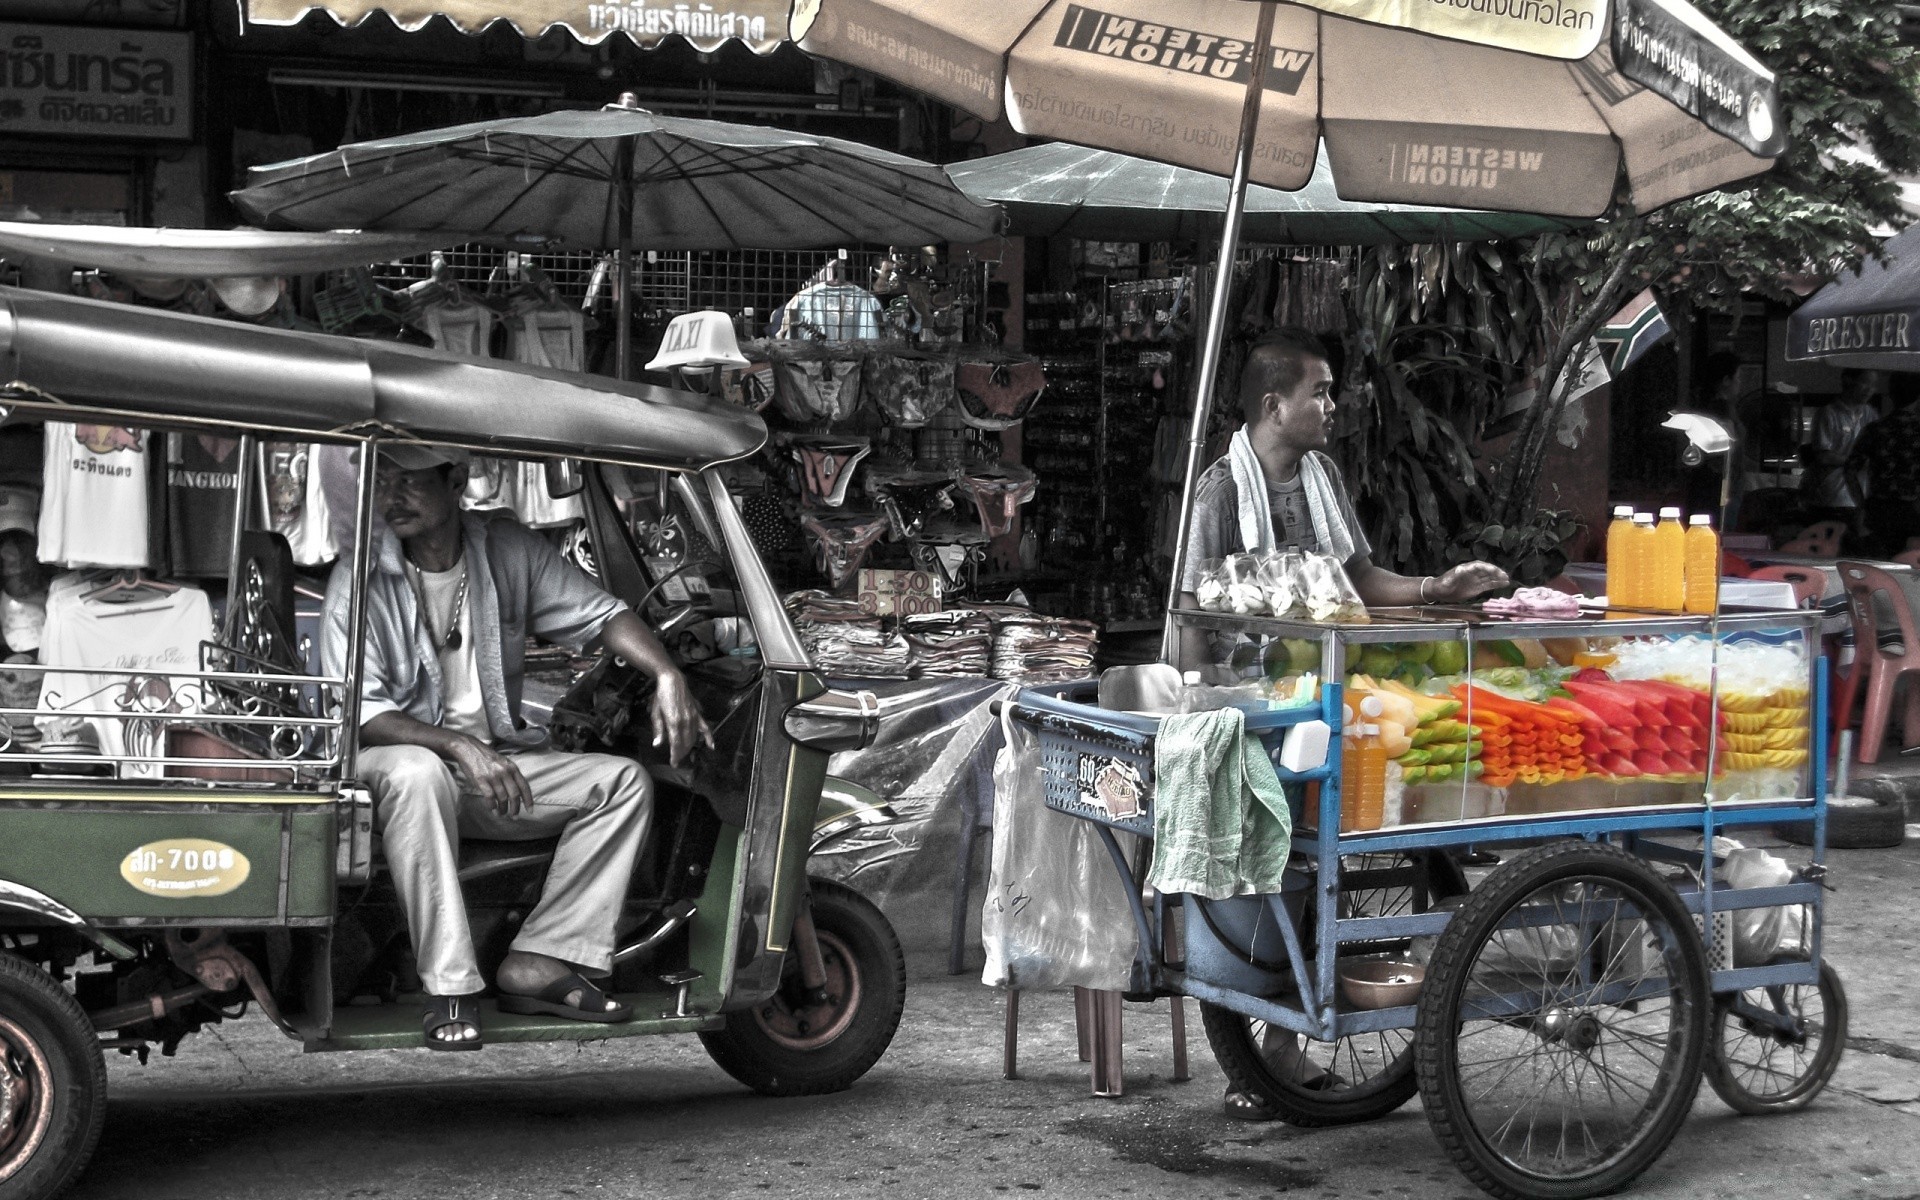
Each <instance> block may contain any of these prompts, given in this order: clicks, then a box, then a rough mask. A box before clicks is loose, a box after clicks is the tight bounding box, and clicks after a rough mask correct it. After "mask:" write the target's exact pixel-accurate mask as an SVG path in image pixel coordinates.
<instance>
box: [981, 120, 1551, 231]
mask: <svg viewBox="0 0 1920 1200" xmlns="http://www.w3.org/2000/svg"><path fill="white" fill-rule="evenodd" d="M947 174H948V175H950V176H951V177H952V178H953V181H954V182H955V183H957V184H959V185H960V190H961V191H963V192H965V193H966V194H967V195H969V196H972V197H973V198H974V199H975V200H978V201H980V202H982V203H994V204H998V205H1000V206H1001V207H1002V208H1004V209H1006V211H1007V232H1008V233H1010V234H1014V235H1017V236H1024V237H1077V238H1091V239H1093V240H1095V241H1132V242H1171V241H1198V240H1211V239H1212V238H1214V237H1217V236H1218V235H1219V232H1220V221H1221V219H1222V218H1223V217H1224V216H1225V215H1226V211H1227V193H1228V190H1229V181H1228V180H1227V179H1226V178H1224V177H1223V176H1219V175H1209V174H1207V173H1205V172H1203V171H1193V170H1189V169H1187V168H1186V167H1175V166H1169V165H1168V164H1166V163H1159V162H1154V161H1152V160H1150V159H1145V158H1135V157H1133V156H1132V155H1130V154H1116V153H1114V152H1113V151H1111V150H1096V149H1093V148H1092V147H1090V146H1075V145H1072V144H1070V143H1067V142H1049V143H1047V144H1045V145H1040V146H1026V147H1023V148H1021V149H1019V150H1009V151H1007V152H1006V153H1005V154H995V155H992V156H990V157H987V158H975V159H970V160H968V161H966V162H959V163H950V164H948V166H947ZM1570 223H1571V222H1569V221H1567V220H1565V219H1562V218H1556V217H1540V216H1533V215H1531V214H1525V213H1502V212H1489V211H1486V210H1484V209H1459V208H1434V207H1430V206H1428V205H1424V204H1373V203H1368V202H1365V201H1360V200H1343V199H1341V198H1340V194H1339V192H1338V191H1337V190H1336V189H1335V188H1334V185H1333V168H1332V167H1331V166H1329V165H1328V163H1327V160H1326V156H1325V155H1324V154H1323V155H1321V156H1320V157H1319V159H1318V161H1316V162H1315V163H1314V166H1313V177H1312V178H1311V179H1309V180H1308V181H1307V185H1306V186H1305V187H1303V188H1301V189H1300V190H1299V191H1297V192H1282V191H1279V190H1277V189H1275V188H1269V187H1259V186H1250V187H1248V188H1247V204H1246V215H1245V217H1244V218H1243V220H1242V223H1241V229H1240V236H1241V237H1242V238H1243V239H1245V240H1246V241H1249V242H1264V243H1268V244H1273V245H1298V246H1371V245H1381V244H1396V243H1431V242H1473V241H1483V240H1489V239H1494V238H1512V237H1525V236H1526V235H1528V234H1534V233H1544V232H1547V231H1548V230H1554V229H1565V228H1567V227H1568V226H1569V224H1570Z"/></svg>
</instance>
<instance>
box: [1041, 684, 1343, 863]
mask: <svg viewBox="0 0 1920 1200" xmlns="http://www.w3.org/2000/svg"><path fill="white" fill-rule="evenodd" d="M1098 696H1099V684H1097V683H1096V682H1094V681H1092V680H1081V681H1079V682H1076V683H1070V684H1062V685H1060V686H1057V687H1049V688H1025V689H1022V690H1021V692H1020V695H1019V698H1018V699H1016V700H1015V701H1014V709H1013V719H1014V721H1016V722H1018V723H1019V724H1021V725H1023V726H1025V727H1027V728H1028V729H1031V730H1033V732H1034V734H1035V735H1036V737H1037V738H1038V739H1039V742H1040V767H1041V771H1042V772H1043V774H1044V779H1043V780H1042V789H1041V790H1042V793H1043V794H1044V795H1045V797H1046V801H1047V807H1048V808H1051V809H1055V810H1057V811H1059V812H1064V813H1067V814H1069V815H1071V816H1076V817H1080V818H1082V819H1084V820H1088V821H1096V822H1098V823H1100V824H1102V825H1109V826H1112V827H1113V828H1115V829H1123V830H1125V831H1126V832H1128V833H1135V834H1139V835H1141V836H1142V837H1152V836H1153V755H1154V744H1155V742H1156V741H1157V739H1158V737H1159V733H1160V718H1159V717H1147V716H1137V715H1134V714H1132V713H1124V712H1116V711H1115V710H1113V709H1109V708H1101V707H1100V706H1099V704H1098V703H1097V702H1096V701H1097V699H1098ZM1318 716H1320V705H1319V704H1318V703H1314V704H1311V705H1302V706H1300V707H1297V708H1288V709H1272V710H1268V711H1263V712H1250V713H1248V714H1247V730H1248V731H1249V732H1251V733H1255V734H1260V735H1262V741H1264V742H1267V743H1268V747H1267V748H1268V750H1269V751H1270V752H1272V751H1277V750H1278V749H1279V739H1278V736H1277V734H1278V731H1280V730H1283V729H1285V728H1286V727H1287V726H1289V725H1295V724H1298V723H1299V722H1301V721H1306V720H1311V719H1313V718H1315V717H1318ZM1270 733H1272V734H1274V735H1275V736H1273V737H1267V736H1265V735H1267V734H1270Z"/></svg>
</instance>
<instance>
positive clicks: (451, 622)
mask: <svg viewBox="0 0 1920 1200" xmlns="http://www.w3.org/2000/svg"><path fill="white" fill-rule="evenodd" d="M422 574H423V573H422V572H421V570H420V568H419V567H417V566H414V565H413V564H412V563H408V564H407V578H408V581H409V582H411V583H412V584H413V595H414V599H416V600H418V601H419V602H420V622H421V624H423V625H425V626H426V627H427V640H428V641H429V642H431V643H433V644H434V645H436V646H439V647H441V648H442V649H446V650H458V649H459V648H460V645H461V637H460V617H461V615H462V614H464V613H465V612H466V611H467V573H466V571H465V570H464V569H463V570H462V571H461V572H460V590H459V591H458V592H456V593H455V594H454V597H453V613H452V615H451V616H450V617H449V618H448V620H447V632H446V636H444V637H442V636H441V635H440V634H437V633H435V632H434V630H433V613H432V612H431V611H429V609H428V606H427V589H426V581H425V580H424V579H423V578H422Z"/></svg>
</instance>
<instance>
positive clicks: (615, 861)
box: [322, 444, 713, 1050]
mask: <svg viewBox="0 0 1920 1200" xmlns="http://www.w3.org/2000/svg"><path fill="white" fill-rule="evenodd" d="M469 467H470V459H469V456H468V455H467V454H466V453H465V452H464V451H461V450H456V449H450V448H446V447H440V446H426V445H418V444H409V445H402V446H388V447H383V448H382V450H381V461H380V463H379V469H378V471H377V472H376V473H375V503H376V505H378V510H379V512H380V514H381V515H382V517H384V519H385V521H386V526H387V527H386V529H385V530H383V531H381V533H380V535H379V536H378V538H377V539H376V541H375V544H374V546H373V549H372V569H371V571H370V572H369V578H368V581H367V590H366V603H365V612H366V617H365V622H366V638H365V643H366V651H365V657H364V662H363V675H362V681H361V710H360V740H361V745H362V749H361V751H360V758H359V774H360V778H361V781H362V782H364V783H365V784H366V785H367V787H368V788H369V790H370V791H371V792H372V793H373V801H374V825H375V828H376V829H378V830H379V832H380V834H381V841H382V848H383V850H384V853H385V856H386V860H387V865H388V868H389V870H391V872H392V874H393V880H394V886H395V889H396V890H397V891H398V892H399V895H400V900H401V903H402V905H403V906H404V907H405V909H406V913H407V922H408V927H409V931H410V933H411V935H412V940H413V950H414V957H415V959H416V960H417V961H418V964H419V971H420V981H421V984H422V986H423V988H424V990H425V991H426V993H427V998H426V1014H425V1018H424V1033H425V1038H426V1043H427V1045H428V1046H429V1047H431V1048H433V1049H435V1050H477V1049H479V1048H480V1046H481V1029H480V1020H479V1006H478V1004H477V1001H478V999H479V993H480V992H481V991H482V990H483V989H484V988H485V987H486V981H485V980H484V979H482V978H481V976H480V971H479V966H478V964H477V962H476V959H475V956H474V949H473V938H472V934H471V933H470V931H469V928H468V925H467V914H466V908H465V906H464V904H463V903H462V900H461V894H460V881H459V878H458V875H457V869H458V851H459V845H460V839H461V838H462V837H475V838H485V839H497V840H502V841H519V840H529V839H534V838H542V837H551V836H554V835H556V834H557V835H559V838H560V842H559V845H558V847H557V848H556V849H555V851H554V856H553V864H552V866H551V867H550V868H549V869H548V872H547V881H546V887H545V890H544V891H543V893H542V895H541V898H540V903H539V905H538V906H537V907H535V908H534V910H533V912H532V913H531V914H530V915H529V916H528V917H527V919H526V921H525V923H524V924H522V925H521V927H520V930H519V933H518V934H517V936H515V938H514V940H513V945H512V949H511V950H510V952H509V953H508V954H507V957H506V959H505V960H504V961H503V962H502V963H501V964H500V970H499V972H498V974H497V975H496V977H495V979H494V983H495V986H496V989H497V991H498V994H499V1001H498V1002H499V1006H500V1008H501V1009H502V1010H503V1011H506V1012H515V1013H545V1014H551V1015H555V1016H561V1017H568V1018H572V1019H575V1020H581V1021H598V1022H608V1023H611V1022H618V1021H624V1020H626V1019H627V1018H628V1017H630V1016H631V1015H632V1012H631V1009H630V1007H629V1006H627V1005H623V1004H619V1003H616V1002H615V1001H614V1000H612V999H611V998H610V997H609V996H608V995H607V994H606V993H605V992H603V991H602V990H601V989H600V988H599V987H597V986H596V985H595V984H594V983H593V982H591V980H590V979H589V978H588V977H589V976H604V975H605V974H606V973H607V972H608V971H609V970H611V968H612V966H613V948H614V942H613V939H614V924H615V922H616V920H617V919H618V917H619V914H620V908H621V901H622V899H623V897H624V896H625V894H626V889H627V885H628V879H629V876H630V875H631V873H632V870H633V863H634V859H635V857H636V855H637V854H638V853H639V850H640V845H641V842H642V840H643V839H644V838H645V836H646V832H647V824H648V818H649V817H650V816H651V814H652V784H651V781H650V780H649V779H648V777H647V773H646V770H645V769H644V768H642V767H641V766H640V765H639V764H637V763H634V762H632V761H630V760H628V759H625V758H619V757H615V756H612V755H605V754H567V753H562V752H559V751H556V750H551V749H547V748H544V741H545V737H544V733H543V732H542V731H538V730H529V729H528V728H526V726H525V724H524V722H522V721H521V719H520V712H519V709H520V687H521V660H522V654H523V650H524V646H525V641H526V635H527V634H529V633H533V634H537V635H539V636H540V637H542V638H545V639H547V640H549V641H553V642H558V643H561V644H563V645H567V646H571V647H575V648H579V647H581V646H584V645H586V644H587V643H589V642H593V641H595V640H598V641H599V642H600V643H601V644H602V645H603V646H605V647H606V649H607V650H608V651H610V652H611V653H614V654H617V655H619V656H620V657H621V658H623V659H625V660H626V661H627V662H629V663H631V664H633V666H634V667H636V668H637V669H639V670H641V671H644V672H645V673H647V674H648V675H650V676H652V678H653V680H654V684H655V687H654V692H653V701H652V713H651V716H652V723H653V729H654V744H655V745H659V744H661V743H662V742H665V743H666V747H667V752H668V756H669V759H670V760H671V761H672V762H673V763H675V764H676V765H677V764H678V763H679V762H680V761H681V760H682V759H683V758H685V757H686V755H687V754H689V753H690V752H691V751H692V750H693V748H694V746H695V744H696V743H700V742H704V743H705V744H707V745H708V746H711V745H712V744H713V739H712V735H711V733H710V732H709V730H708V728H707V724H706V722H705V721H704V720H703V719H702V718H701V716H700V712H699V710H698V708H697V707H696V705H695V703H694V700H693V696H692V693H691V692H690V691H689V689H688V687H687V681H686V678H685V677H684V676H683V675H682V674H681V673H680V671H679V670H678V669H677V668H676V667H675V666H674V665H673V662H672V661H671V659H669V658H668V656H667V653H666V650H665V648H664V647H662V646H661V644H660V642H659V640H658V639H657V638H655V637H654V636H653V634H652V632H651V631H650V630H648V629H647V627H646V625H645V624H644V623H643V622H642V621H641V620H640V618H639V617H638V616H636V615H635V614H634V613H633V612H632V611H631V610H629V609H628V608H627V607H626V606H625V605H624V604H622V603H621V602H620V601H619V600H616V599H615V598H614V597H612V596H610V595H608V594H607V593H606V592H605V591H603V590H601V588H600V587H599V586H597V585H596V584H594V583H593V582H592V581H591V580H589V579H588V578H587V577H586V576H585V575H584V574H583V573H581V572H580V571H579V570H578V569H576V568H575V567H574V566H573V565H572V564H570V563H568V562H567V561H566V560H565V559H563V558H562V557H561V556H560V554H559V553H558V552H557V551H556V550H555V549H554V548H553V547H552V546H551V545H550V544H549V543H548V542H547V541H546V540H545V539H543V538H542V537H540V535H538V534H536V533H534V532H533V531H531V530H529V529H527V528H526V527H525V526H523V525H521V524H519V523H518V522H516V521H514V520H513V519H512V518H511V517H506V516H503V515H498V514H487V515H485V516H481V515H476V514H473V513H466V512H462V511H461V507H460V498H461V494H462V492H463V491H464V490H465V489H466V484H467V474H468V470H469ZM350 576H351V570H350V569H349V568H348V566H347V564H346V563H344V562H343V563H342V564H341V565H340V566H339V567H337V568H336V569H335V571H334V574H333V579H332V582H331V584H330V585H329V587H328V589H327V610H326V625H325V630H324V633H323V637H322V659H323V662H324V663H325V665H326V669H327V670H328V671H330V672H334V673H336V674H337V673H340V672H342V670H343V668H344V665H345V660H346V647H347V628H346V626H347V603H348V597H349V589H350V587H351V583H352V581H351V578H350Z"/></svg>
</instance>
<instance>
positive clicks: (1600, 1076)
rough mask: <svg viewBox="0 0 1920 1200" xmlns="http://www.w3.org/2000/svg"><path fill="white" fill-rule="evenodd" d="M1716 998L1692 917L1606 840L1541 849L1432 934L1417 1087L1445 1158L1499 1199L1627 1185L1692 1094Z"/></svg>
mask: <svg viewBox="0 0 1920 1200" xmlns="http://www.w3.org/2000/svg"><path fill="white" fill-rule="evenodd" d="M1709 1004H1710V995H1709V992H1708V990H1707V964H1706V953H1705V951H1704V950H1703V948H1702V947H1701V944H1700V934H1699V931H1698V930H1697V929H1696V928H1695V927H1694V924H1693V918H1692V917H1691V916H1690V915H1688V913H1687V910H1686V907H1685V906H1684V905H1683V904H1682V903H1681V902H1680V898H1679V897H1678V896H1676V895H1675V894H1674V892H1673V889H1672V888H1671V887H1669V886H1668V885H1667V883H1666V881H1664V880H1663V879H1661V878H1660V876H1658V875H1657V874H1655V873H1654V872H1653V870H1652V869H1651V868H1649V867H1648V866H1647V865H1646V864H1645V863H1642V862H1641V861H1640V860H1639V859H1637V858H1634V857H1632V856H1631V855H1629V854H1626V853H1624V852H1623V851H1620V850H1618V849H1615V848H1614V847H1612V846H1607V845H1596V844H1590V843H1587V842H1560V843H1555V844H1552V845H1547V846H1541V847H1539V848H1537V849H1534V850H1530V851H1528V852H1527V853H1525V854H1522V855H1520V856H1519V857H1517V858H1515V859H1513V860H1512V861H1510V862H1509V863H1507V865H1506V866H1504V867H1502V868H1501V869H1499V870H1497V871H1495V872H1494V874H1493V875H1492V876H1491V877H1490V878H1489V879H1488V880H1487V881H1486V883H1485V884H1483V885H1482V886H1481V887H1480V889H1479V890H1477V891H1475V892H1473V893H1472V894H1471V895H1470V896H1468V897H1467V901H1466V903H1465V904H1464V905H1462V906H1461V908H1460V912H1459V914H1458V915H1457V916H1455V917H1454V919H1453V921H1452V922H1451V923H1450V924H1449V925H1448V926H1447V928H1446V930H1445V932H1443V933H1442V934H1441V935H1440V940H1439V942H1438V943H1437V944H1436V945H1435V947H1434V954H1433V961H1432V963H1431V965H1430V966H1429V968H1428V972H1427V981H1426V986H1425V987H1424V988H1423V989H1422V991H1421V996H1420V1013H1419V1019H1418V1022H1417V1025H1416V1035H1417V1041H1416V1044H1415V1058H1416V1062H1417V1064H1418V1067H1419V1077H1420V1096H1421V1100H1422V1102H1423V1103H1424V1105H1425V1107H1426V1111H1427V1118H1428V1120H1430V1121H1431V1122H1432V1124H1433V1128H1434V1133H1435V1135H1436V1136H1437V1137H1438V1138H1439V1140H1440V1144H1441V1145H1442V1146H1443V1147H1445V1148H1446V1151H1447V1153H1448V1155H1449V1156H1450V1157H1451V1158H1452V1159H1453V1161H1454V1165H1456V1166H1457V1167H1459V1168H1460V1170H1461V1171H1462V1172H1463V1173H1464V1174H1465V1175H1466V1176H1467V1178H1469V1179H1471V1180H1473V1182H1474V1183H1476V1184H1478V1185H1479V1186H1480V1187H1481V1188H1483V1189H1485V1190H1486V1191H1488V1192H1490V1193H1492V1194H1493V1195H1495V1196H1500V1197H1503V1198H1504V1200H1577V1198H1580V1197H1586V1196H1599V1195H1604V1194H1605V1193H1608V1192H1612V1191H1616V1190H1618V1189H1620V1188H1622V1187H1625V1186H1626V1185H1627V1184H1628V1183H1630V1182H1631V1181H1632V1180H1633V1179H1634V1178H1635V1177H1637V1176H1638V1175H1639V1174H1640V1173H1641V1172H1643V1171H1645V1170H1646V1169H1647V1168H1648V1167H1650V1166H1652V1165H1653V1163H1654V1162H1655V1161H1656V1160H1657V1159H1658V1158H1659V1157H1660V1155H1661V1154H1662V1153H1663V1152H1664V1151H1665V1150H1666V1148H1667V1145H1668V1143H1670V1142H1671V1141H1672V1140H1673V1136H1674V1134H1675V1133H1677V1132H1679V1129H1680V1124H1681V1122H1682V1121H1684V1120H1686V1116H1687V1111H1688V1109H1689V1108H1691V1107H1692V1105H1693V1098H1694V1096H1695V1095H1696V1094H1697V1093H1698V1091H1699V1089H1700V1075H1701V1071H1702V1067H1703V1062H1704V1059H1705V1058H1706V1051H1707V1046H1706V1035H1707V1020H1708V1007H1709Z"/></svg>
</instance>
